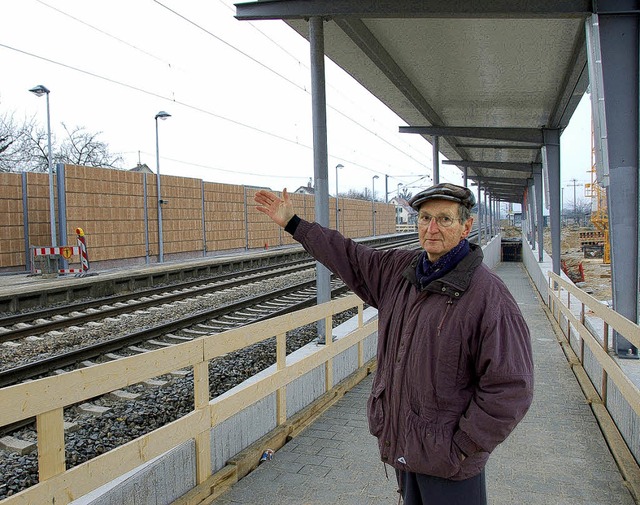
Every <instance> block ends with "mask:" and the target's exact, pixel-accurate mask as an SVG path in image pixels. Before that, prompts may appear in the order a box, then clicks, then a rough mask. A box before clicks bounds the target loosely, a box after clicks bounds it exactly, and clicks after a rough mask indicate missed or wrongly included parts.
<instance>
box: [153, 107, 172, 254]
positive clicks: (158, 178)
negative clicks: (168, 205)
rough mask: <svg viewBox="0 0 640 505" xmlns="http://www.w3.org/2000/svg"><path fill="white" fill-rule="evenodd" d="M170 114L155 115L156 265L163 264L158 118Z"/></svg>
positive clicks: (169, 115) (160, 113)
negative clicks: (156, 188)
mask: <svg viewBox="0 0 640 505" xmlns="http://www.w3.org/2000/svg"><path fill="white" fill-rule="evenodd" d="M168 117H171V114H169V113H168V112H165V111H163V110H161V111H160V112H158V113H157V114H156V183H157V187H158V263H163V262H164V243H163V239H162V204H163V203H164V202H163V201H162V196H161V193H160V144H159V142H158V118H160V119H162V120H163V121H164V120H165V119H167V118H168Z"/></svg>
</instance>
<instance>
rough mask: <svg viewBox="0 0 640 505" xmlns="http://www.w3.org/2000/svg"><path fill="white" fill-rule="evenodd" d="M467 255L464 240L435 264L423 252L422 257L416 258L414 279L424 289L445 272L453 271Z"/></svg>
mask: <svg viewBox="0 0 640 505" xmlns="http://www.w3.org/2000/svg"><path fill="white" fill-rule="evenodd" d="M467 254H469V241H468V240H467V239H466V238H464V239H462V240H461V241H460V243H459V244H458V245H457V246H455V247H454V248H453V249H451V250H450V251H449V252H448V253H446V254H444V255H443V256H441V257H440V258H438V259H437V260H436V261H435V262H431V261H429V258H428V256H427V252H426V251H424V252H423V253H422V256H421V257H420V258H418V264H417V265H416V278H417V279H418V283H419V284H420V286H421V287H422V288H424V287H425V286H427V285H428V284H429V283H430V282H432V281H435V280H436V279H439V278H440V277H442V276H443V275H444V274H446V273H447V272H450V271H451V270H453V269H454V267H455V266H456V265H457V264H458V263H459V262H460V260H462V258H464V257H465V256H466V255H467Z"/></svg>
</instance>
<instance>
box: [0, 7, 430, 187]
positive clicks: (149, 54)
mask: <svg viewBox="0 0 640 505" xmlns="http://www.w3.org/2000/svg"><path fill="white" fill-rule="evenodd" d="M36 1H37V2H38V3H39V4H41V5H42V6H44V7H47V8H50V9H53V10H55V11H56V12H58V13H60V14H61V15H64V16H66V17H68V18H69V19H71V20H73V21H74V22H77V23H81V24H83V25H84V26H86V27H88V28H90V29H92V30H95V31H97V32H99V33H101V34H103V35H104V36H107V37H110V38H112V39H113V40H116V41H117V42H119V43H121V44H124V45H126V46H127V47H128V48H129V49H131V50H134V51H138V52H140V53H142V54H144V55H145V56H147V57H149V58H152V59H153V60H154V61H156V62H159V63H161V64H162V65H165V66H168V67H170V69H171V70H176V69H178V68H179V67H177V66H176V65H175V63H172V62H169V61H168V60H167V59H164V58H161V57H158V56H157V55H155V54H153V53H152V52H150V51H147V50H145V49H144V48H142V47H140V46H139V45H136V44H131V43H129V42H128V41H126V40H124V39H123V38H121V37H117V36H114V35H112V34H111V33H109V32H108V31H106V30H103V29H101V28H100V27H99V26H96V25H95V24H91V23H87V22H86V21H84V20H82V19H80V18H79V17H77V16H73V15H71V14H69V13H67V12H64V11H63V10H61V9H58V8H56V7H53V6H51V5H49V4H48V3H47V2H44V1H42V0H36ZM155 3H156V4H157V5H159V6H161V7H163V8H165V9H167V10H169V11H170V12H171V13H173V15H176V16H179V17H180V18H181V19H183V20H185V21H186V22H189V23H190V24H192V26H194V27H196V28H198V29H199V30H202V31H204V32H205V33H207V34H208V36H211V37H214V38H215V39H216V40H217V41H220V42H221V43H224V44H225V45H227V46H228V47H230V48H231V49H233V50H234V51H238V52H239V53H241V54H242V55H243V56H244V57H246V58H249V59H250V60H251V61H253V62H255V63H256V64H259V65H260V66H261V67H262V68H265V69H267V70H268V71H269V72H272V73H274V74H275V75H277V76H278V77H279V78H281V79H284V80H285V81H286V82H288V83H290V84H291V85H293V86H296V87H297V88H298V89H300V90H301V91H304V92H305V93H307V94H308V93H309V90H308V89H307V87H305V86H303V85H299V84H297V83H296V82H295V81H293V80H292V79H289V78H288V77H287V76H285V75H283V74H281V73H278V72H277V71H276V70H275V69H273V68H271V67H268V66H265V65H264V64H262V63H261V62H260V61H259V60H257V59H256V58H254V57H252V56H251V55H250V54H247V53H246V52H244V51H242V50H241V49H239V48H238V47H236V46H235V45H233V44H231V43H229V42H228V41H225V40H224V39H223V38H221V37H219V36H217V35H216V34H215V33H213V32H211V31H210V30H207V29H206V28H204V27H202V26H200V25H198V24H197V23H193V21H192V20H190V19H189V18H187V17H186V16H183V15H182V14H180V13H178V12H177V11H175V10H173V9H170V8H168V7H167V6H166V5H164V4H163V3H162V2H160V1H157V0H156V1H155ZM221 3H223V4H224V2H221ZM254 29H256V30H257V28H256V27H255V26H254ZM258 31H259V32H260V33H263V32H262V31H261V30H258ZM263 36H264V37H266V38H268V39H269V40H271V42H272V43H273V44H275V45H276V46H277V47H279V49H280V50H282V51H283V52H285V53H286V54H288V56H289V57H292V58H296V57H295V55H293V54H292V53H291V52H289V51H287V50H286V49H285V48H284V47H282V46H281V45H279V44H278V43H277V42H276V41H274V40H272V39H271V38H269V36H268V35H266V34H264V33H263ZM0 47H4V48H6V49H9V50H12V51H16V52H18V53H21V54H23V55H25V56H28V57H32V58H37V59H40V60H42V61H46V62H48V63H50V64H53V65H58V66H61V67H63V68H66V69H69V70H71V71H76V72H80V73H82V74H85V75H87V76H90V77H92V78H97V79H101V80H103V81H105V82H108V83H111V84H113V85H118V86H123V87H125V88H128V89H130V90H133V91H136V92H139V93H144V94H146V95H148V96H152V97H155V98H158V99H161V100H167V101H169V102H170V103H172V104H178V105H180V106H183V107H186V108H188V109H191V110H194V111H196V112H199V113H203V114H206V115H208V116H211V117H214V118H216V119H219V120H222V121H226V122H229V123H232V124H235V125H238V126H241V127H243V128H247V129H249V130H252V131H254V132H256V133H259V134H262V135H267V136H270V137H272V138H275V139H278V140H280V141H284V142H287V143H290V144H294V145H296V146H298V147H302V148H304V149H309V150H311V149H313V146H312V145H310V144H309V143H305V142H301V141H300V140H299V139H298V138H291V137H290V136H289V137H287V136H286V135H282V134H278V133H275V132H273V131H270V130H268V129H265V128H260V127H256V126H254V125H252V124H250V123H248V122H244V121H239V120H237V119H234V118H233V117H232V116H229V115H223V114H219V113H217V112H215V111H213V110H210V109H208V108H205V107H202V106H199V105H197V104H193V103H189V102H187V101H184V100H176V99H175V98H174V97H173V96H168V95H167V94H166V93H158V92H155V91H151V90H149V89H146V88H145V86H144V85H134V84H130V83H128V82H125V81H124V80H120V79H117V78H112V77H109V76H108V75H103V74H98V73H96V72H92V71H89V70H85V69H83V68H81V67H80V66H78V65H71V64H68V63H65V62H63V61H58V60H57V59H53V58H48V57H46V56H43V55H41V54H36V53H35V52H32V51H27V50H24V49H20V48H18V47H15V46H13V45H9V44H2V43H0ZM296 62H298V64H300V65H303V64H302V63H301V62H300V61H299V59H297V58H296ZM337 91H338V92H339V90H337ZM352 103H353V102H352ZM329 107H330V108H331V109H332V110H335V112H336V113H337V114H339V115H340V116H342V117H344V118H345V119H347V120H349V121H350V122H352V123H353V124H355V125H357V126H359V127H360V128H362V129H363V130H365V131H367V132H368V133H370V134H372V135H374V136H375V137H376V138H377V140H379V141H381V142H382V143H385V144H387V145H389V146H390V147H392V148H393V149H395V150H397V151H398V152H400V153H401V154H402V155H403V156H407V157H408V158H410V159H412V160H413V161H415V162H417V163H418V164H421V165H422V166H424V167H425V169H429V167H428V166H427V165H426V164H424V163H423V162H420V161H419V160H417V159H416V158H415V157H414V156H412V155H411V154H410V153H408V152H407V151H406V150H403V149H401V148H399V147H398V146H397V145H395V144H393V143H392V142H390V141H389V140H388V139H386V138H384V137H382V136H381V134H379V133H377V132H376V131H374V130H372V129H371V128H369V127H368V126H367V125H365V124H363V123H361V122H360V121H358V120H357V119H355V118H353V117H351V116H349V115H347V114H345V113H344V112H342V111H341V110H339V109H337V108H334V107H331V105H329ZM373 119H374V120H375V118H373ZM379 124H383V123H379ZM330 156H331V157H332V158H336V156H335V155H334V154H333V153H331V154H330ZM340 159H341V160H343V161H344V162H346V163H349V164H350V165H352V166H354V167H360V168H362V169H364V170H367V171H369V172H372V173H376V174H380V175H387V174H384V173H383V172H381V171H380V170H373V169H371V168H370V167H369V166H366V165H364V164H362V163H359V162H356V161H353V160H352V159H349V158H348V157H344V156H342V157H340ZM176 161H177V160H176ZM184 163H189V162H184ZM391 177H393V176H391Z"/></svg>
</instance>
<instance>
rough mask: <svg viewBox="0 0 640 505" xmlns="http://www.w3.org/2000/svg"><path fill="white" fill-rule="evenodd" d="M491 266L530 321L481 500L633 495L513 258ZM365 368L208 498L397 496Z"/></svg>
mask: <svg viewBox="0 0 640 505" xmlns="http://www.w3.org/2000/svg"><path fill="white" fill-rule="evenodd" d="M496 272H497V274H498V275H499V276H500V277H501V278H502V279H503V280H504V281H505V283H506V284H507V286H508V287H509V289H510V290H511V292H512V294H513V296H514V297H515V299H516V301H517V302H518V304H519V306H520V308H521V310H522V312H523V313H524V316H525V318H526V320H527V322H528V324H529V328H530V330H531V336H532V343H533V351H534V360H535V393H534V401H533V404H532V406H531V409H530V410H529V412H528V413H527V415H526V417H525V418H524V420H523V421H522V422H521V423H520V424H519V425H518V427H517V428H516V430H515V431H514V432H513V433H512V435H511V436H510V437H509V438H508V439H507V440H506V441H505V442H504V443H503V444H502V445H501V446H499V447H498V448H497V449H496V450H495V451H494V453H493V454H492V456H491V458H490V459H489V463H488V465H487V472H486V473H487V488H488V495H489V503H490V504H491V505H515V504H527V505H549V504H554V505H634V500H633V498H632V496H631V494H630V493H629V491H628V490H627V488H626V487H625V484H624V481H623V479H622V477H621V475H620V473H619V471H618V468H617V466H616V463H615V461H614V459H613V456H612V454H611V453H610V451H609V448H608V446H607V444H606V442H605V439H604V438H603V436H602V433H601V431H600V428H599V426H598V423H597V421H596V418H595V417H594V415H593V413H592V411H591V408H590V406H589V405H588V403H587V402H586V400H585V397H584V395H583V393H582V391H581V389H580V386H579V385H578V382H577V381H576V378H575V376H574V374H573V372H572V371H571V368H570V366H569V364H568V362H567V360H566V358H565V355H564V353H563V351H562V349H561V347H560V345H559V343H558V339H557V337H556V334H555V333H554V330H553V326H552V324H551V323H550V322H549V319H548V318H547V315H546V313H545V309H544V305H543V304H542V301H541V300H540V298H539V296H538V294H537V291H536V290H535V288H534V287H533V286H532V285H531V283H530V281H529V278H528V276H527V273H526V271H525V270H524V267H523V265H522V264H521V263H500V264H499V265H498V267H497V268H496ZM371 380H372V376H369V377H367V378H366V379H365V380H364V381H362V382H361V383H360V384H358V385H357V386H356V387H355V388H354V389H352V390H351V391H350V392H349V393H347V394H346V395H345V396H344V397H343V398H342V399H341V400H340V401H338V402H337V403H336V404H335V405H334V406H333V407H331V408H330V409H329V410H327V411H326V412H324V413H323V415H322V416H321V417H320V418H319V419H318V420H317V421H316V422H315V423H313V424H312V425H311V426H309V427H308V428H307V429H306V430H305V431H303V432H302V433H301V434H300V435H299V436H297V437H295V438H294V439H293V440H291V441H290V442H289V443H287V444H286V445H285V446H284V447H282V448H281V449H280V450H279V451H277V452H276V453H275V454H274V456H273V459H271V460H270V461H265V462H263V463H261V464H260V466H258V468H257V469H256V470H254V471H253V472H252V473H250V474H249V475H248V476H246V477H245V478H244V479H242V480H240V481H239V482H238V483H236V484H235V485H234V486H233V487H232V488H231V489H230V490H229V491H228V492H226V493H225V494H223V495H221V496H220V497H218V498H217V499H216V500H215V501H213V502H207V503H212V504H214V505H232V504H247V503H252V504H255V505H260V504H273V503H278V504H285V505H286V504H291V505H293V504H295V505H330V504H331V505H335V504H338V503H344V504H349V505H382V504H395V503H398V494H397V492H396V487H397V486H396V482H395V473H394V471H393V469H392V468H390V467H387V470H386V473H385V468H384V466H383V464H382V463H381V461H380V460H379V458H378V453H377V445H376V441H375V439H374V437H372V436H371V435H370V434H369V431H368V428H367V420H366V399H367V396H368V393H369V389H370V387H371Z"/></svg>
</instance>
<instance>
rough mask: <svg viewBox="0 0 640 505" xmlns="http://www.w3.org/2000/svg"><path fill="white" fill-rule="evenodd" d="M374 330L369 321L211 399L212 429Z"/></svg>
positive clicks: (375, 325)
mask: <svg viewBox="0 0 640 505" xmlns="http://www.w3.org/2000/svg"><path fill="white" fill-rule="evenodd" d="M377 326H378V322H377V320H375V321H371V322H369V323H368V324H366V325H365V326H363V327H362V328H358V329H357V330H355V331H353V332H351V333H349V334H348V335H347V336H345V337H343V338H341V339H340V340H337V341H335V342H334V343H333V345H330V346H323V347H319V348H318V350H317V351H316V352H314V353H313V354H310V355H309V356H307V357H305V358H303V359H302V360H300V361H298V362H296V363H294V364H292V365H289V366H287V368H286V369H284V370H278V371H275V372H273V373H271V374H269V375H267V376H265V377H261V378H260V379H257V380H256V381H255V382H252V383H250V384H245V385H244V386H242V387H240V389H234V390H232V391H229V392H228V393H225V394H223V395H220V396H218V397H217V398H214V399H213V400H211V402H209V405H210V407H211V423H212V426H216V425H218V424H220V423H221V422H223V421H224V420H226V419H229V418H230V417H231V416H232V415H234V414H235V413H236V412H239V411H240V410H242V409H243V408H244V407H246V406H247V405H252V404H253V403H255V402H257V401H258V400H261V399H262V398H264V397H266V396H268V395H270V394H271V393H273V392H275V391H276V390H277V389H278V388H281V387H284V386H285V385H287V384H289V383H290V382H292V381H294V380H295V379H297V378H298V377H301V376H302V375H304V374H306V373H308V372H310V371H311V370H313V369H314V368H317V367H319V366H322V365H324V363H325V362H326V361H328V360H329V359H331V358H334V357H335V356H336V355H338V354H340V353H341V352H344V351H345V350H347V349H348V348H349V347H351V346H353V345H356V344H357V343H358V341H360V340H362V339H363V338H365V337H366V336H368V335H370V334H371V333H372V332H373V331H375V330H376V328H377Z"/></svg>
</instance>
